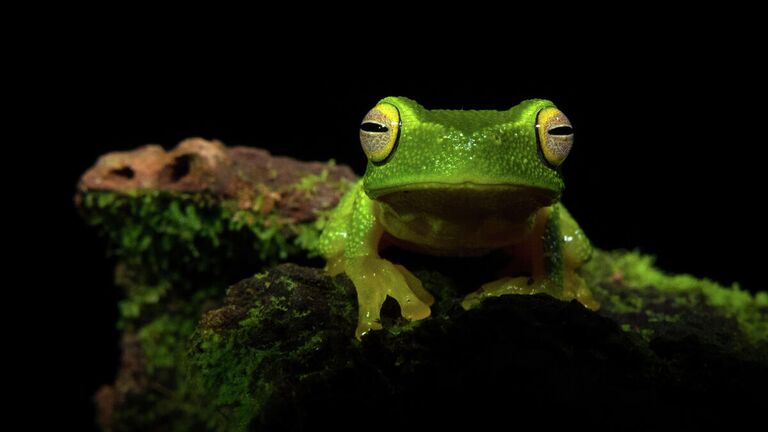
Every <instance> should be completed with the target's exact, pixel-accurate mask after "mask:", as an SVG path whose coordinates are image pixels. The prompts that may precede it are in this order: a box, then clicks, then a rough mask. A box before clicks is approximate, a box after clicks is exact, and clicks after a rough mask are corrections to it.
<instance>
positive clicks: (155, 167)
mask: <svg viewBox="0 0 768 432" xmlns="http://www.w3.org/2000/svg"><path fill="white" fill-rule="evenodd" d="M353 179H354V175H353V174H352V173H351V171H350V170H349V169H348V168H346V167H339V166H335V165H334V164H323V163H317V162H314V163H304V162H298V161H295V160H292V159H288V158H278V157H273V156H271V155H270V154H269V153H267V152H265V151H263V150H258V149H249V148H232V149H228V148H227V147H225V146H223V145H222V144H221V143H218V142H209V141H204V140H200V139H193V140H187V141H185V142H183V143H182V144H180V145H179V146H178V147H177V148H176V149H174V150H172V151H170V152H165V151H164V150H162V149H161V148H160V147H158V146H146V147H142V148H140V149H138V150H136V151H134V152H127V153H113V154H109V155H106V156H104V157H102V158H101V159H100V160H99V162H98V163H97V165H96V166H95V167H94V168H92V169H91V170H89V171H88V172H87V173H86V174H85V175H84V176H83V179H82V182H81V187H80V192H79V194H78V197H77V202H78V203H79V205H80V207H81V210H82V213H83V215H84V217H85V218H86V220H87V221H88V222H89V223H91V224H93V225H95V226H98V227H99V228H100V230H101V231H102V233H103V234H104V235H106V236H107V237H108V238H109V239H110V242H109V245H110V246H109V247H110V252H111V253H112V254H114V255H115V256H116V257H117V258H118V262H119V265H118V268H117V271H116V276H117V277H116V282H117V285H118V286H120V287H121V288H122V289H123V290H124V291H125V296H124V299H123V300H122V301H121V304H120V310H121V319H120V322H119V323H118V325H119V326H120V328H121V329H122V331H123V333H124V336H123V341H122V347H123V358H122V361H121V368H120V371H119V373H118V376H117V378H116V381H115V383H114V384H112V385H105V387H104V388H102V389H101V390H100V391H99V392H98V394H97V395H96V398H95V400H96V402H97V404H98V407H99V419H98V420H99V423H100V424H101V425H102V427H103V428H104V429H105V430H112V431H124V430H164V431H168V430H179V431H181V430H227V431H229V430H306V429H318V430H319V429H320V428H322V427H326V426H328V427H333V428H334V430H339V429H342V430H345V429H369V430H374V429H390V430H391V429H392V428H408V429H410V428H415V427H430V428H435V427H448V426H451V427H455V426H457V425H460V424H464V425H466V426H470V427H473V428H481V429H482V428H483V427H484V426H489V425H493V426H495V427H498V425H500V424H504V425H506V426H508V427H510V428H513V427H516V426H519V425H522V424H523V423H524V422H530V421H533V422H534V424H538V425H540V426H544V425H551V424H560V425H565V426H580V427H581V426H584V427H590V426H600V427H602V428H603V429H611V430H615V429H623V430H627V429H628V430H644V429H652V428H657V427H662V428H666V429H669V428H672V427H678V426H685V427H689V428H690V427H692V426H698V425H711V424H713V423H716V422H723V425H724V426H733V425H734V424H735V423H739V422H742V421H743V422H746V421H748V420H750V419H751V418H754V417H755V416H756V413H761V412H762V411H761V410H762V409H764V401H765V389H766V388H768V295H767V294H766V293H759V294H758V295H750V294H749V293H746V292H743V291H740V290H738V288H736V287H730V288H727V287H721V286H718V285H717V284H715V283H713V282H710V281H706V280H699V279H695V278H693V277H690V276H686V275H666V274H664V273H662V272H660V271H659V270H657V269H656V268H654V267H653V260H652V258H650V257H647V256H643V255H641V254H638V253H635V252H622V251H616V252H603V251H598V252H597V253H596V256H595V257H594V259H593V260H592V261H591V262H590V263H589V264H588V265H587V266H586V268H585V269H584V271H583V274H584V277H585V279H586V280H587V282H588V284H589V286H590V287H591V289H592V290H593V292H594V294H595V295H596V297H597V298H598V300H599V301H600V302H601V303H602V308H601V310H600V311H599V312H597V313H594V312H591V311H588V310H586V309H584V308H583V307H581V306H580V305H579V304H578V303H575V302H572V303H564V302H560V301H557V300H554V299H552V298H550V297H547V296H531V297H527V296H507V297H502V298H497V299H491V300H488V301H486V302H485V303H483V304H482V305H481V306H480V307H479V308H476V309H473V310H470V311H465V310H463V309H462V308H461V307H460V305H459V302H460V300H461V298H462V297H463V296H464V295H465V294H467V293H468V292H470V291H472V290H474V289H476V288H477V287H478V286H479V284H480V283H482V282H486V281H487V280H488V279H489V277H488V276H487V274H488V273H489V271H490V270H489V269H491V268H492V267H493V265H494V263H495V258H496V257H494V256H489V257H484V258H481V259H464V258H461V259H458V258H427V257H422V256H418V255H414V254H408V253H402V252H397V251H390V252H388V253H389V254H390V255H389V257H390V258H391V259H393V260H395V261H397V262H399V263H403V264H405V265H406V267H408V268H409V269H411V270H413V271H414V272H415V274H416V275H417V276H418V277H419V278H420V279H422V281H423V282H424V284H425V287H426V288H427V289H428V290H430V291H431V292H432V293H433V294H434V295H435V297H436V299H437V302H436V304H435V305H434V306H433V315H432V317H430V318H429V319H426V320H423V321H420V322H417V323H409V322H406V321H404V320H402V319H401V318H399V313H398V310H397V305H396V303H393V302H388V303H386V304H385V309H384V311H383V317H384V320H383V323H384V325H385V330H383V331H380V332H374V333H373V334H371V335H370V336H367V337H366V338H364V340H363V342H362V343H359V342H357V341H356V340H355V339H354V338H353V337H352V333H353V329H354V326H355V319H356V298H355V294H354V288H353V287H352V285H351V283H350V281H349V280H348V279H347V278H346V277H345V276H339V277H336V278H329V277H327V276H326V275H324V274H323V272H322V271H321V270H320V269H319V268H318V267H319V266H320V265H322V262H320V261H311V260H308V259H307V257H306V251H307V250H308V249H311V247H312V244H313V242H314V240H316V238H317V235H318V232H319V229H321V227H322V224H323V222H324V215H325V214H326V212H327V210H329V209H331V208H332V207H333V206H334V205H335V203H336V202H337V201H338V199H339V197H340V195H341V194H343V193H344V191H345V190H346V189H347V187H348V185H349V184H350V182H351V181H352V180H353ZM286 259H287V260H291V261H294V262H298V263H300V264H301V265H297V264H281V265H277V266H274V264H275V263H276V262H277V261H279V260H286ZM257 272H259V273H258V274H256V276H254V274H255V273H257ZM238 281H240V282H238ZM232 284H234V285H232ZM230 285H231V287H229V288H227V287H228V286H230ZM105 289H108V288H107V287H105Z"/></svg>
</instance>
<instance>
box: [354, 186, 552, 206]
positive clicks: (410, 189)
mask: <svg viewBox="0 0 768 432" xmlns="http://www.w3.org/2000/svg"><path fill="white" fill-rule="evenodd" d="M366 193H367V194H368V196H369V197H370V198H371V199H374V200H385V201H386V200H387V199H386V198H385V197H387V196H389V195H399V194H414V193H415V194H425V195H429V196H437V195H440V194H443V195H444V196H446V197H450V196H451V195H454V194H459V195H466V196H468V197H471V196H472V195H473V194H477V196H478V198H481V199H483V197H485V196H489V195H498V196H516V197H518V198H519V199H525V198H531V200H533V201H539V202H541V203H542V205H541V206H540V207H545V206H548V205H551V204H552V203H554V202H555V201H557V200H558V199H560V191H557V190H553V189H548V188H543V187H537V186H530V185H522V184H514V183H478V182H473V181H457V182H448V181H444V182H436V181H431V182H417V183H409V184H407V185H402V186H389V187H382V188H366ZM516 201H517V200H516Z"/></svg>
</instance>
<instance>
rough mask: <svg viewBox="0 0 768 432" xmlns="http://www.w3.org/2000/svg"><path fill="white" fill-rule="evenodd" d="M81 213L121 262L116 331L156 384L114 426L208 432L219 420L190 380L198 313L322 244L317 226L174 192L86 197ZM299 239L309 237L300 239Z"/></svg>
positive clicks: (130, 401)
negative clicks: (263, 271)
mask: <svg viewBox="0 0 768 432" xmlns="http://www.w3.org/2000/svg"><path fill="white" fill-rule="evenodd" d="M81 212H82V214H83V215H84V216H85V218H86V220H87V221H88V223H90V224H91V225H94V226H97V227H98V228H99V229H100V231H101V232H102V234H103V235H104V236H105V237H106V238H107V240H108V252H109V254H110V255H111V256H112V257H114V258H115V259H116V260H117V262H118V265H117V269H116V273H115V281H116V284H117V285H118V286H119V287H121V288H122V289H123V290H124V292H125V296H124V298H123V299H121V300H120V303H119V310H120V320H119V322H118V327H119V328H120V329H121V330H122V331H124V332H129V333H135V334H137V336H138V338H139V342H140V345H141V350H142V354H143V356H144V360H143V363H142V364H144V366H145V368H146V370H145V371H144V372H143V373H146V374H147V376H148V380H149V381H151V382H152V383H153V387H152V388H150V389H147V390H146V391H145V392H144V393H143V394H142V395H141V396H139V395H134V396H135V397H134V396H132V397H127V398H126V399H125V400H124V402H123V404H122V406H121V407H120V409H119V412H120V413H121V414H120V415H121V416H124V417H123V418H122V419H121V420H116V421H115V424H122V425H124V426H125V427H126V428H128V429H131V428H133V429H147V428H152V427H155V426H157V425H158V424H162V425H164V426H163V427H164V429H166V430H195V429H201V428H202V429H205V428H204V427H202V425H204V424H205V423H206V422H207V419H208V418H209V417H211V416H212V414H205V412H204V411H201V410H200V409H199V408H197V406H198V405H200V404H199V403H196V402H195V401H196V400H197V398H198V395H199V394H200V393H201V391H200V389H199V388H198V386H197V384H194V383H192V382H189V381H188V380H186V379H185V375H184V370H185V369H186V368H187V366H186V365H185V362H186V356H185V353H186V351H187V349H188V341H189V338H190V337H191V336H192V334H193V333H194V331H195V328H196V327H197V323H198V321H199V319H200V316H201V314H202V313H203V312H204V311H205V310H206V309H210V308H212V307H215V306H217V305H218V304H219V302H220V301H221V298H222V296H223V294H224V292H225V290H226V288H227V287H228V286H229V285H230V284H231V283H232V282H233V281H237V280H240V279H242V278H244V277H247V276H249V275H251V274H253V272H254V271H255V270H257V269H259V268H260V266H263V265H265V264H269V263H270V262H275V261H277V260H280V259H285V258H288V257H291V256H296V255H297V254H300V253H301V251H302V250H303V247H304V246H305V244H306V243H307V242H310V241H311V238H316V236H317V234H316V232H317V228H315V224H314V222H307V223H302V224H296V225H291V226H288V225H285V224H284V223H282V222H281V221H280V220H278V218H277V217H276V216H275V215H274V214H261V213H258V212H255V211H251V210H241V209H238V208H237V207H236V206H235V205H234V203H230V202H221V201H219V200H216V199H213V198H211V197H207V196H205V195H204V194H183V193H170V192H163V193H161V192H130V193H125V194H120V193H112V192H85V193H83V194H82V205H81ZM297 232H301V233H304V234H303V236H302V238H301V239H300V240H299V237H298V236H297V235H296V233H297ZM256 354H258V353H256ZM246 366H248V365H246ZM244 367H245V366H244ZM248 367H255V366H252V365H251V366H248ZM193 384H194V385H193ZM243 415H245V414H243Z"/></svg>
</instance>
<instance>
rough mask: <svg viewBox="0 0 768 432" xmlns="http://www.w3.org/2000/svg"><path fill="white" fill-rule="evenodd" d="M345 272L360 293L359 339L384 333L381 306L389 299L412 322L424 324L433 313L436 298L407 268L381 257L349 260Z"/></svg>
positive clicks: (358, 299) (357, 332)
mask: <svg viewBox="0 0 768 432" xmlns="http://www.w3.org/2000/svg"><path fill="white" fill-rule="evenodd" d="M345 267H346V268H345V271H346V273H347V275H348V276H349V278H350V279H352V282H353V283H354V284H355V288H356V290H357V304H358V324H357V330H356V331H355V337H357V338H358V339H360V338H361V337H362V336H363V335H365V334H366V333H368V332H370V331H371V330H380V329H381V328H382V326H381V306H382V305H383V304H384V300H386V298H387V295H389V296H391V297H393V298H394V299H395V300H397V302H398V304H400V313H401V314H402V316H403V317H405V318H407V319H409V320H420V319H424V318H426V317H428V316H429V315H430V313H431V311H430V309H429V306H430V305H431V304H432V303H433V302H434V298H433V297H432V296H431V295H430V294H429V293H428V292H427V291H426V290H425V289H424V287H422V285H421V282H420V281H419V280H418V279H417V278H416V277H415V276H414V275H413V274H411V272H409V271H408V270H406V269H405V268H404V267H403V266H396V265H394V264H392V263H391V262H389V261H387V260H385V259H382V258H378V257H359V258H349V259H347V261H346V265H345Z"/></svg>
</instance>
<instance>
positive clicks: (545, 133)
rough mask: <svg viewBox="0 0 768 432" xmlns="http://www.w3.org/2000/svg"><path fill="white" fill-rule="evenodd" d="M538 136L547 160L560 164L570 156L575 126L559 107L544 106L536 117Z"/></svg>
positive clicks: (554, 164)
mask: <svg viewBox="0 0 768 432" xmlns="http://www.w3.org/2000/svg"><path fill="white" fill-rule="evenodd" d="M536 137H537V139H538V142H539V147H540V148H541V152H542V153H543V154H544V158H545V159H547V162H549V163H550V164H551V165H552V166H558V165H560V164H561V163H563V161H564V160H565V158H566V157H568V153H570V151H571V146H573V127H572V126H571V122H570V121H569V120H568V117H566V116H565V114H563V112H562V111H560V110H559V109H557V108H554V107H550V108H544V109H543V110H541V111H539V115H538V117H537V118H536Z"/></svg>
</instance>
